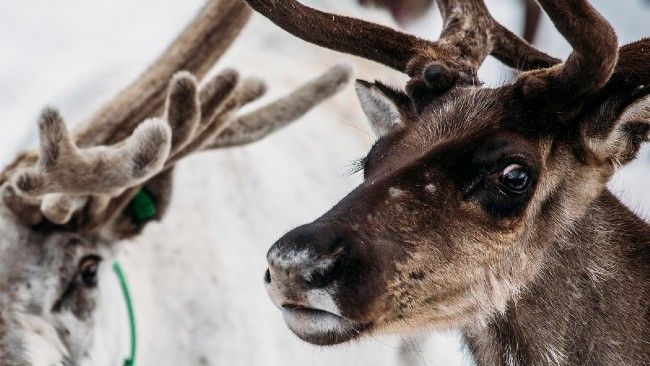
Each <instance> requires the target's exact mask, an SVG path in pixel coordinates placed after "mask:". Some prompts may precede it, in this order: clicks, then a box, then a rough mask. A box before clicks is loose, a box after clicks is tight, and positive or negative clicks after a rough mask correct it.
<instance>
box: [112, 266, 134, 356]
mask: <svg viewBox="0 0 650 366" xmlns="http://www.w3.org/2000/svg"><path fill="white" fill-rule="evenodd" d="M113 270H114V271H115V274H116V275H117V278H118V280H119V281H120V286H121V287H122V295H124V302H125V303H126V311H127V313H128V315H129V328H130V333H131V354H130V356H129V358H127V359H126V360H124V366H134V365H135V354H136V350H137V345H138V337H137V336H138V334H137V329H136V323H135V311H134V309H133V299H132V298H131V293H130V292H129V283H128V281H127V280H126V276H125V275H124V270H123V269H122V266H121V265H120V262H118V261H115V263H113Z"/></svg>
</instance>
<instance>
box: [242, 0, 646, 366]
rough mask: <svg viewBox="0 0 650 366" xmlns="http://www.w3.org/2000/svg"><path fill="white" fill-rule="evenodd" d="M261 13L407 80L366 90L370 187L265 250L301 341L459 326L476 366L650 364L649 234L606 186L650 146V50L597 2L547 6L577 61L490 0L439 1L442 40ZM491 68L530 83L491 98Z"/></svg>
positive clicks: (311, 12)
mask: <svg viewBox="0 0 650 366" xmlns="http://www.w3.org/2000/svg"><path fill="white" fill-rule="evenodd" d="M247 2H248V3H249V4H250V5H251V6H252V7H253V8H254V9H255V10H256V11H258V12H260V13H261V14H263V15H264V16H266V17H267V18H269V19H270V20H271V21H273V22H274V23H276V24H277V25H279V26H280V27H282V28H284V29H285V30H287V31H288V32H290V33H292V34H294V35H296V36H298V37H300V38H302V39H304V40H306V41H308V42H311V43H315V44H317V45H320V46H323V47H327V48H331V49H334V50H337V51H342V52H346V53H351V54H354V55H357V56H361V57H364V58H368V59H371V60H374V61H377V62H380V63H382V64H384V65H387V66H390V67H392V68H394V69H397V70H399V71H402V72H405V73H407V74H408V75H409V76H410V77H411V79H410V81H409V82H408V83H407V84H406V91H405V92H403V91H400V90H397V89H394V88H392V87H389V86H386V85H384V84H382V83H380V82H372V83H371V82H367V81H361V80H359V81H357V83H356V89H357V93H358V96H359V99H360V103H361V106H362V108H363V110H364V111H365V114H366V115H367V117H368V120H369V122H370V125H371V127H372V129H373V130H374V131H375V132H376V134H377V135H378V136H379V139H378V140H377V142H376V143H375V145H374V146H373V147H372V149H371V150H370V152H369V153H368V155H367V156H366V157H365V158H364V159H363V161H362V162H361V163H360V167H361V168H362V169H363V175H364V178H365V179H364V182H363V183H362V184H360V185H359V186H358V187H357V188H356V189H354V190H353V191H352V192H351V193H350V194H349V195H348V196H346V197H345V198H343V199H342V200H341V201H340V202H339V203H338V204H336V205H335V206H334V207H333V208H332V209H331V210H330V211H328V212H327V213H325V214H324V215H323V216H321V217H320V218H318V219H316V220H315V221H313V222H311V223H309V224H306V225H303V226H300V227H298V228H296V229H294V230H292V231H290V232H289V233H287V234H286V235H284V236H283V237H282V238H280V239H279V240H278V241H277V242H276V243H275V244H273V246H272V247H271V248H270V250H269V251H268V254H267V260H268V270H267V272H266V274H265V276H264V281H265V284H266V287H267V290H268V293H269V295H270V298H271V300H272V301H273V303H274V304H275V305H276V306H277V307H278V308H280V309H281V311H282V314H283V317H284V319H285V322H286V324H287V326H288V327H289V328H290V329H291V330H292V331H293V332H294V333H295V334H296V335H297V336H298V337H300V338H301V339H303V340H306V341H307V342H311V343H313V344H319V345H332V344H337V343H342V342H346V341H349V340H351V339H354V338H356V337H361V336H364V335H367V334H369V333H372V332H394V331H397V332H403V331H406V330H413V329H419V328H435V329H441V328H449V327H453V328H457V329H460V330H461V331H462V333H463V336H464V339H465V340H466V344H467V348H468V350H469V351H470V353H471V354H472V355H473V357H474V359H475V360H476V363H477V364H478V365H576V364H583V365H584V364H589V365H646V364H648V362H650V347H648V344H649V342H650V324H649V319H648V304H649V290H650V289H649V286H648V282H647V279H648V274H649V263H650V260H649V259H650V247H649V245H650V227H649V225H648V223H647V222H644V221H643V220H642V219H640V218H639V217H638V216H636V215H635V214H634V213H632V212H631V211H630V210H629V209H628V208H626V207H625V206H624V205H623V204H622V203H621V202H620V201H619V200H618V199H617V198H615V197H614V195H613V194H612V193H610V192H609V191H608V190H607V188H606V183H607V181H608V180H609V179H610V178H611V177H612V175H613V173H614V172H615V171H616V170H617V168H619V167H620V166H622V165H625V164H626V163H628V162H630V161H632V160H633V159H634V158H635V156H636V155H637V152H638V151H639V148H640V146H641V144H642V143H643V142H645V141H648V139H649V138H650V97H649V96H648V94H650V87H648V82H649V81H650V57H649V56H648V50H650V39H648V38H644V39H642V40H640V41H637V42H634V43H631V44H628V45H625V46H622V47H620V48H619V46H618V44H617V37H616V33H615V32H614V30H613V29H612V27H611V26H610V25H609V23H608V22H607V21H606V20H605V19H604V18H603V17H602V16H601V15H600V14H599V13H598V12H597V11H596V10H595V9H594V8H593V7H592V6H591V5H590V4H589V3H588V2H587V1H586V0H565V1H552V0H539V4H540V5H541V7H542V9H543V10H544V11H545V12H546V13H547V14H548V16H549V17H550V19H551V20H552V22H553V23H554V24H555V27H556V28H557V29H558V30H559V32H560V33H561V34H562V35H563V36H564V37H565V38H566V39H567V41H568V42H569V43H570V45H571V46H572V47H573V52H572V53H571V54H570V55H569V57H568V58H567V59H566V60H564V61H563V62H560V60H557V59H555V58H553V57H551V56H548V55H546V54H544V53H542V52H540V51H538V50H536V49H535V48H533V47H531V46H530V45H529V44H527V43H526V42H524V41H523V40H521V39H520V38H518V37H516V36H515V35H513V34H512V33H511V32H509V31H508V30H506V29H505V28H503V27H502V26H501V25H500V24H498V23H497V22H496V21H495V20H494V19H493V18H492V17H491V16H490V14H489V12H488V10H487V8H486V7H485V5H484V3H483V1H481V0H464V1H454V0H438V1H437V4H438V7H439V9H440V11H441V13H442V17H443V21H444V26H443V30H442V34H441V37H440V39H439V40H438V41H437V42H429V41H426V40H422V39H418V38H415V37H413V36H410V35H407V34H403V33H400V32H397V31H395V30H392V29H390V28H386V27H383V26H379V25H376V24H372V23H368V22H364V21H361V20H356V19H352V18H348V17H344V16H339V15H334V14H328V13H325V12H321V11H318V10H315V9H312V8H309V7H306V6H304V5H302V4H300V3H298V2H296V1H293V0H247ZM490 54H491V55H493V56H495V57H496V58H497V59H499V60H500V61H502V62H503V63H505V64H506V65H508V66H510V67H513V68H515V69H517V70H519V71H520V73H519V74H518V75H517V76H516V77H515V78H514V79H513V80H512V81H510V82H509V83H507V84H505V85H502V86H499V87H495V88H484V87H481V84H480V81H479V80H478V78H477V74H476V70H477V69H478V68H479V66H480V65H481V63H482V62H483V60H484V59H485V57H487V56H488V55H490Z"/></svg>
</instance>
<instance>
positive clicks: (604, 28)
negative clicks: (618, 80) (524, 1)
mask: <svg viewBox="0 0 650 366" xmlns="http://www.w3.org/2000/svg"><path fill="white" fill-rule="evenodd" d="M539 3H540V5H541V6H542V9H544V11H545V12H546V13H547V14H548V16H549V17H550V18H551V21H552V22H553V24H554V25H555V27H556V28H557V29H558V31H560V33H561V34H562V35H563V36H564V37H565V38H566V40H567V41H568V42H569V44H571V46H572V47H573V52H572V53H571V55H569V57H568V58H567V60H566V61H565V62H564V63H562V64H560V65H557V66H556V67H552V68H549V69H546V70H539V71H531V72H529V73H526V74H524V75H522V81H523V91H524V94H525V95H527V96H530V97H535V96H539V95H540V94H542V93H547V92H552V94H553V95H554V96H555V97H556V98H557V99H558V100H562V101H564V102H570V101H571V100H574V98H578V97H580V96H583V95H584V94H588V93H593V92H595V91H598V90H600V89H601V88H602V87H603V86H604V85H605V84H606V83H607V81H608V80H609V78H610V76H611V75H612V73H613V72H614V68H615V66H616V61H617V59H618V40H617V37H616V33H615V32H614V29H613V28H612V26H611V25H610V24H609V22H607V20H606V19H605V18H603V16H602V15H600V14H599V13H598V11H596V9H594V8H593V7H592V6H591V5H590V4H589V3H588V1H587V0H565V1H554V0H539ZM594 30H596V31H594ZM567 97H568V98H567Z"/></svg>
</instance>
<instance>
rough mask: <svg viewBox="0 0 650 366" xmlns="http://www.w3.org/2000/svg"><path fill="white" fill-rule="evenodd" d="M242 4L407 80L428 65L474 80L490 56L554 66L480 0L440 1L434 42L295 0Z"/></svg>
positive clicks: (301, 35)
mask: <svg viewBox="0 0 650 366" xmlns="http://www.w3.org/2000/svg"><path fill="white" fill-rule="evenodd" d="M246 2H247V3H248V4H249V5H250V6H251V7H252V8H253V9H255V10H256V11H258V12H260V13H261V14H262V15H264V16H265V17H267V18H269V19H270V20H271V21H273V22H274V23H276V24H277V25H278V26H280V27H282V28H283V29H285V30H286V31H288V32H289V33H291V34H293V35H295V36H297V37H299V38H302V39H303V40H306V41H308V42H311V43H314V44H317V45H319V46H323V47H326V48H330V49H333V50H336V51H341V52H345V53H350V54H353V55H356V56H360V57H364V58H367V59H370V60H373V61H377V62H379V63H382V64H384V65H387V66H389V67H392V68H394V69H396V70H398V71H401V72H405V73H407V74H409V75H410V76H420V74H421V73H422V72H423V71H424V68H425V67H426V66H427V64H429V63H431V62H434V61H438V62H442V63H443V64H445V66H446V68H447V69H452V70H456V71H458V72H460V73H461V75H460V79H461V80H466V81H468V82H476V76H475V72H476V69H477V68H478V66H480V64H481V63H482V62H483V60H484V59H485V57H486V56H487V55H488V54H490V53H493V54H494V55H495V56H497V57H498V58H499V59H500V60H502V61H503V62H504V63H506V64H508V65H509V66H512V67H516V68H524V69H527V68H532V67H538V66H540V65H543V66H550V65H553V64H555V63H557V60H556V59H554V58H553V57H550V56H548V55H546V54H544V53H542V52H540V51H538V50H536V49H534V48H533V47H531V46H530V45H529V44H528V43H526V42H525V41H524V40H522V39H520V38H519V37H517V36H515V35H514V34H512V33H511V32H508V31H507V30H505V28H503V27H501V26H500V25H498V23H497V22H496V21H495V20H494V19H493V18H492V17H491V16H490V14H489V13H488V11H487V8H486V7H485V5H484V4H483V1H482V0H464V1H459V0H455V1H454V0H438V5H439V7H440V9H441V13H442V15H443V20H444V29H443V32H442V35H441V38H440V39H439V40H438V42H430V41H426V40H423V39H420V38H417V37H414V36H411V35H408V34H405V33H401V32H399V31H396V30H394V29H392V28H388V27H384V26H381V25H378V24H373V23H369V22H366V21H363V20H360V19H354V18H350V17H345V16H340V15H335V14H330V13H325V12H322V11H319V10H316V9H312V8H310V7H307V6H305V5H302V4H301V3H299V2H298V1H295V0H246ZM454 81H455V80H454Z"/></svg>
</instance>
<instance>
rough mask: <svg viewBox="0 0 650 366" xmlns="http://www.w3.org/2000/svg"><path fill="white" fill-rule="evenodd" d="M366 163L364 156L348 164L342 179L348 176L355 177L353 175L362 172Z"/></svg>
mask: <svg viewBox="0 0 650 366" xmlns="http://www.w3.org/2000/svg"><path fill="white" fill-rule="evenodd" d="M366 161H367V157H365V156H364V157H362V158H358V159H355V160H353V161H352V162H351V163H350V164H348V165H346V168H347V169H346V171H345V173H343V176H344V177H349V176H352V175H355V174H357V173H359V172H362V171H363V169H364V167H365V166H366Z"/></svg>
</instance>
